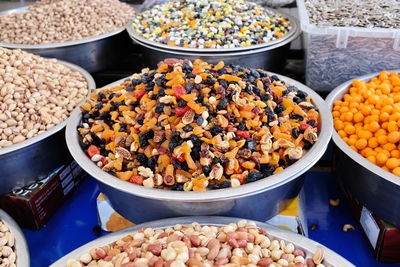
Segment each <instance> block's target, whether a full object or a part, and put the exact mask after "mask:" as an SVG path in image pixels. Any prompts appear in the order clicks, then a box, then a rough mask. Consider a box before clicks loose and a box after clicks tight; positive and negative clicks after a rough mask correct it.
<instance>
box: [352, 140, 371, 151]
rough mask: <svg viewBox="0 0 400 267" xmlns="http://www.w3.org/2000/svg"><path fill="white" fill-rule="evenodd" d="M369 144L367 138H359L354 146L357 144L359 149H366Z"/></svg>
mask: <svg viewBox="0 0 400 267" xmlns="http://www.w3.org/2000/svg"><path fill="white" fill-rule="evenodd" d="M367 144H368V142H367V140H365V139H358V140H357V141H356V143H355V144H354V146H355V147H356V148H357V149H364V148H365V147H366V146H367Z"/></svg>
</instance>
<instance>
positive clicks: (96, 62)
mask: <svg viewBox="0 0 400 267" xmlns="http://www.w3.org/2000/svg"><path fill="white" fill-rule="evenodd" d="M27 8H28V7H27V6H26V7H21V8H15V9H10V10H7V11H3V12H0V16H2V15H9V14H11V13H18V12H22V11H24V10H26V9H27ZM130 43H131V42H130V41H129V37H128V34H127V33H126V31H125V27H123V28H119V29H118V30H115V31H113V32H110V33H107V34H102V35H98V36H94V37H90V38H84V39H81V40H77V41H68V42H62V43H54V44H40V45H25V44H10V43H3V42H0V47H6V48H10V49H22V50H25V51H27V52H30V53H33V54H36V55H40V56H43V57H48V58H57V59H61V60H65V61H68V62H71V63H74V64H76V65H78V66H81V67H82V68H84V69H85V70H87V71H89V72H91V73H93V72H98V71H102V70H104V69H107V68H108V67H110V66H112V65H114V64H116V63H117V62H118V61H119V60H120V59H121V58H122V57H123V55H125V54H126V52H127V50H129V45H130Z"/></svg>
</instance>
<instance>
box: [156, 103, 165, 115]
mask: <svg viewBox="0 0 400 267" xmlns="http://www.w3.org/2000/svg"><path fill="white" fill-rule="evenodd" d="M164 107H165V104H164V103H160V104H158V105H157V106H156V109H155V112H156V113H162V112H163V111H164Z"/></svg>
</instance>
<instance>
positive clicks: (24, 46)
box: [0, 6, 125, 50]
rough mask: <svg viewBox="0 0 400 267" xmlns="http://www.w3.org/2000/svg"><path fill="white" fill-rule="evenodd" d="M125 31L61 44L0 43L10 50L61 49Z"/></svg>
mask: <svg viewBox="0 0 400 267" xmlns="http://www.w3.org/2000/svg"><path fill="white" fill-rule="evenodd" d="M28 8H29V6H23V7H19V8H13V9H8V10H5V11H1V12H0V16H6V15H9V14H13V13H19V12H23V11H25V10H26V9H28ZM124 30H125V26H123V27H120V28H118V29H116V30H114V31H112V32H109V33H105V34H100V35H96V36H92V37H86V38H83V39H79V40H72V41H66V42H60V43H49V44H35V45H30V44H13V43H5V42H0V47H5V48H10V49H24V50H27V49H29V50H30V49H31V50H34V49H38V50H40V49H52V48H61V47H67V46H74V45H81V44H86V43H90V42H95V41H98V40H101V39H105V38H108V37H111V36H113V35H117V34H119V33H121V32H123V31H124Z"/></svg>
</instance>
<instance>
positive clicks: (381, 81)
mask: <svg viewBox="0 0 400 267" xmlns="http://www.w3.org/2000/svg"><path fill="white" fill-rule="evenodd" d="M332 115H333V118H334V126H335V129H336V131H337V132H338V134H339V136H340V137H341V138H342V139H343V140H344V141H345V142H346V143H347V144H348V145H349V146H350V147H351V148H352V149H353V150H354V151H356V152H358V153H360V154H361V155H362V156H363V157H365V158H366V159H367V160H369V161H370V162H372V163H374V164H376V165H378V166H380V167H382V168H383V169H385V170H387V171H389V172H392V173H393V174H395V175H397V176H400V130H399V128H400V74H399V73H396V72H392V73H388V72H387V71H382V72H381V73H380V74H379V75H378V76H377V77H375V78H373V79H371V80H370V81H368V82H364V81H359V80H355V81H354V82H353V83H352V85H351V86H350V88H349V91H348V92H347V93H346V94H345V95H344V96H343V99H342V100H338V101H336V102H335V103H334V107H333V111H332Z"/></svg>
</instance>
